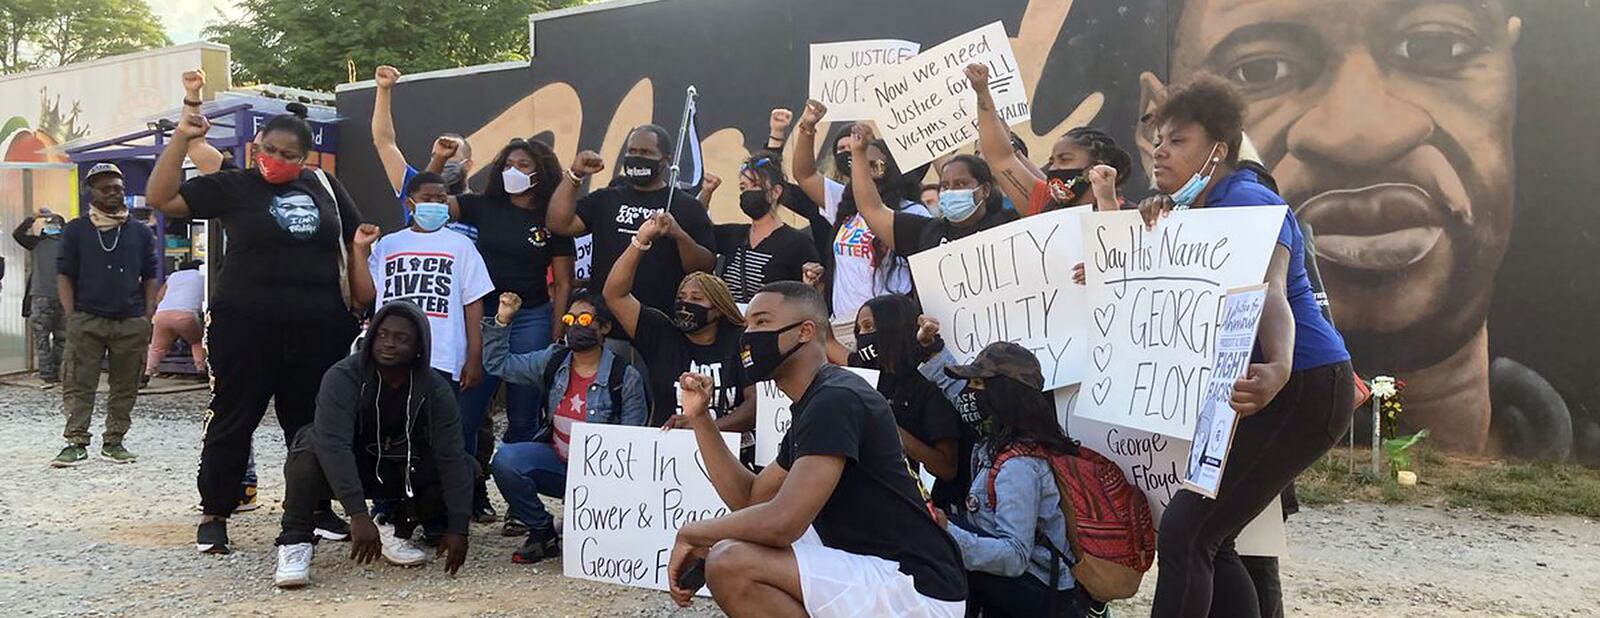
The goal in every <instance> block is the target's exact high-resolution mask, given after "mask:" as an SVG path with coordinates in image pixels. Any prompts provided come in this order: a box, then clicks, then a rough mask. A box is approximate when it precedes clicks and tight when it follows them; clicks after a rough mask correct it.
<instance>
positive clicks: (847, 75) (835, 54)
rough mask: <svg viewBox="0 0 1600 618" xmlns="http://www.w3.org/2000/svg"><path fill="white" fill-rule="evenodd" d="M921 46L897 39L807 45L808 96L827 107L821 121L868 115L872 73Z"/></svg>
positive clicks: (869, 116)
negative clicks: (809, 48)
mask: <svg viewBox="0 0 1600 618" xmlns="http://www.w3.org/2000/svg"><path fill="white" fill-rule="evenodd" d="M921 49H922V45H921V44H920V43H915V42H912V41H901V40H899V39H873V40H867V41H841V42H838V43H812V44H811V65H810V67H811V87H810V89H809V90H808V92H810V93H811V98H813V99H816V100H818V101H821V102H822V103H823V104H824V105H827V106H828V113H827V115H825V116H823V120H828V121H840V120H868V119H870V118H872V109H873V106H872V91H871V90H870V89H869V87H870V85H871V83H872V75H873V74H874V73H876V72H879V71H882V70H884V69H886V68H889V67H894V66H897V65H899V64H900V63H902V62H905V61H906V60H907V59H909V58H911V57H912V56H915V55H917V52H918V51H920V50H921Z"/></svg>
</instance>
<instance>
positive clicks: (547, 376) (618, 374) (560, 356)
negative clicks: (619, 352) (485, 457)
mask: <svg viewBox="0 0 1600 618" xmlns="http://www.w3.org/2000/svg"><path fill="white" fill-rule="evenodd" d="M571 355H572V350H571V349H568V348H567V347H566V346H561V347H559V348H557V349H556V352H555V354H552V355H550V362H549V363H546V364H545V366H544V381H543V382H540V383H539V385H540V386H541V387H543V388H544V392H545V396H546V401H548V400H549V399H548V398H549V393H550V387H551V385H554V384H555V383H556V372H557V371H560V370H561V366H562V365H564V364H566V362H567V357H568V356H571ZM627 371H628V361H626V360H624V359H623V358H622V357H620V356H616V355H613V356H612V359H611V373H610V374H608V375H607V377H606V390H607V391H609V392H610V393H611V409H612V410H615V411H616V412H617V414H621V413H622V380H623V379H624V378H623V376H624V374H626V373H627ZM553 412H554V411H553V410H552V413H553ZM548 428H549V425H546V426H545V429H541V430H540V431H539V436H538V437H536V438H534V441H535V442H543V441H544V440H545V439H547V438H548V437H549V431H548Z"/></svg>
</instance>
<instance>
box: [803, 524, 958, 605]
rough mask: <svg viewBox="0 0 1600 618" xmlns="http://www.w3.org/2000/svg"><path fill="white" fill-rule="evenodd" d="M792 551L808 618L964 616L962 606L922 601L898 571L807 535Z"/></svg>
mask: <svg viewBox="0 0 1600 618" xmlns="http://www.w3.org/2000/svg"><path fill="white" fill-rule="evenodd" d="M791 547H792V549H794V559H795V563H796V566H797V567H798V569H799V571H800V594H801V596H802V597H804V601H805V604H806V613H807V614H810V615H812V616H817V617H818V618H835V617H837V618H846V617H854V616H863V617H866V616H871V617H877V616H895V617H896V618H901V617H907V618H924V617H925V618H960V617H961V616H963V615H965V614H966V612H967V603H966V602H965V601H940V600H938V599H933V598H929V597H925V596H922V594H921V593H919V592H917V589H916V587H915V586H914V585H913V584H912V580H911V576H910V575H906V574H905V573H901V572H900V567H899V565H896V564H895V563H893V562H890V561H888V560H884V559H883V558H879V557H877V556H863V555H860V554H852V553H850V552H847V551H843V550H839V549H834V548H832V547H828V546H826V545H823V544H822V539H821V538H818V537H817V535H816V532H814V531H812V530H810V529H807V530H806V533H805V535H804V536H801V537H800V540H798V541H795V543H794V545H792V546H791Z"/></svg>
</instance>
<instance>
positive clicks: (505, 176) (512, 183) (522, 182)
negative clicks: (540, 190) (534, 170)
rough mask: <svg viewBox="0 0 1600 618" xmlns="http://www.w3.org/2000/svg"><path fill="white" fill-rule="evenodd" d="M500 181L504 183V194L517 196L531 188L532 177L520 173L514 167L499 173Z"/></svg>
mask: <svg viewBox="0 0 1600 618" xmlns="http://www.w3.org/2000/svg"><path fill="white" fill-rule="evenodd" d="M500 179H501V180H502V181H504V182H505V185H506V193H508V194H511V195H517V194H520V193H523V192H525V191H527V190H528V189H531V188H533V176H531V175H529V174H524V173H522V170H519V169H517V168H514V167H507V168H506V169H505V171H502V172H500Z"/></svg>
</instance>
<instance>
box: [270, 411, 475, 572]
mask: <svg viewBox="0 0 1600 618" xmlns="http://www.w3.org/2000/svg"><path fill="white" fill-rule="evenodd" d="M313 433H314V428H313V427H310V426H306V427H302V428H301V429H300V431H299V432H298V433H296V434H295V437H294V440H293V441H291V442H290V443H289V456H288V458H287V459H285V460H284V462H283V485H284V487H283V529H282V532H280V533H279V534H278V540H277V544H278V545H294V544H296V543H315V542H317V537H316V534H314V532H315V529H316V517H315V515H314V512H315V511H316V510H318V509H320V508H324V507H325V506H326V505H327V503H328V500H330V499H332V498H335V497H336V496H334V495H333V488H332V487H330V486H329V485H328V474H327V472H326V471H324V470H323V469H322V462H321V460H318V459H317V451H316V445H315V444H313V443H312V434H313ZM416 457H417V459H416V464H415V466H414V467H413V468H412V473H411V493H412V495H413V497H412V498H410V499H407V498H406V495H405V483H404V481H403V480H402V479H404V478H405V466H404V465H400V464H398V463H397V464H396V465H394V466H392V467H393V470H392V473H388V474H386V475H385V477H384V478H385V479H386V480H387V481H388V482H387V483H385V482H382V481H380V480H378V479H377V478H376V475H375V473H374V472H373V468H372V465H373V461H374V460H373V459H372V458H371V457H368V456H366V455H364V454H362V453H359V452H358V453H357V454H356V462H357V463H356V472H357V474H359V475H360V476H361V486H362V490H363V492H364V493H365V494H366V497H367V499H369V500H373V501H375V502H376V501H380V500H381V501H387V502H389V503H390V505H391V506H390V508H391V510H393V511H396V512H394V513H391V514H389V515H390V517H391V518H392V519H393V520H394V523H395V527H396V528H397V530H396V535H397V536H399V537H401V538H407V537H410V536H411V535H410V532H409V531H410V530H411V529H412V528H413V527H414V525H415V524H416V523H418V522H422V521H434V520H437V521H444V519H445V516H446V512H445V506H444V488H443V487H442V486H441V485H440V484H439V469H438V468H439V467H438V465H437V464H435V463H434V459H433V456H432V455H431V454H428V453H427V452H426V451H425V450H424V451H422V452H419V453H418V454H417V455H416ZM385 469H386V470H387V469H388V467H386V468H385ZM474 472H476V470H474Z"/></svg>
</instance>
